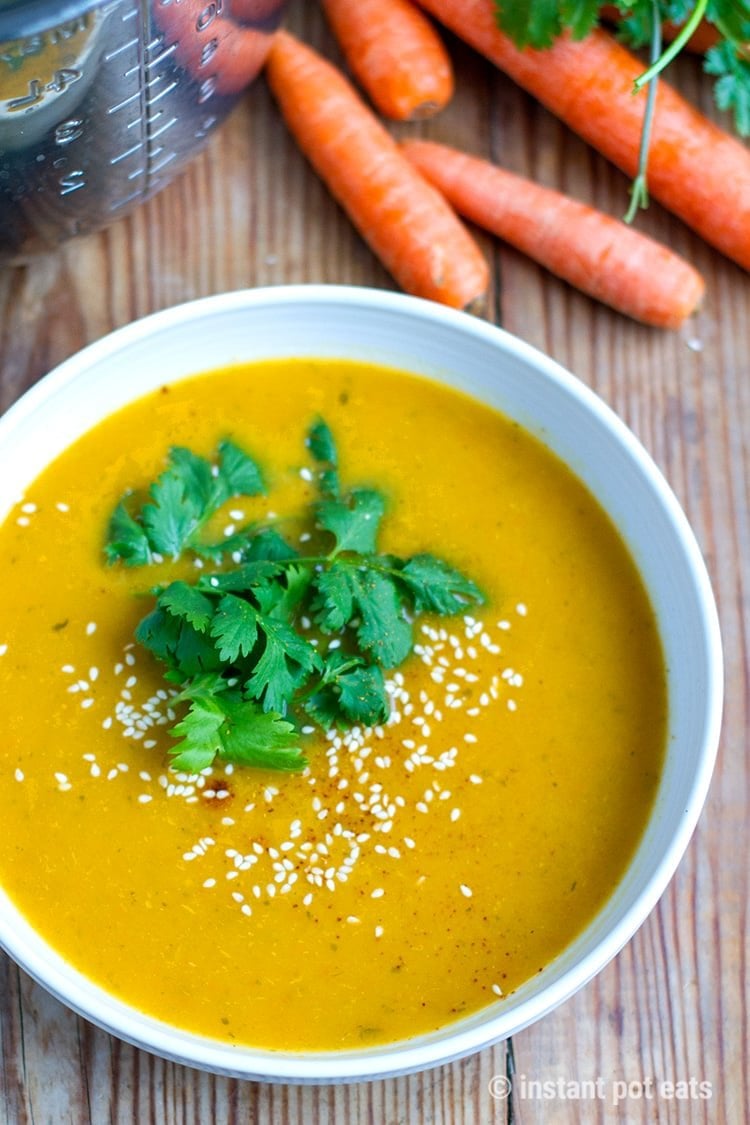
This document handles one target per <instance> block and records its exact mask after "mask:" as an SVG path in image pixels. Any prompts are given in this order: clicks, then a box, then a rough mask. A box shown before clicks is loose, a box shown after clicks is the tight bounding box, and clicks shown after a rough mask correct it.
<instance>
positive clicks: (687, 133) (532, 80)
mask: <svg viewBox="0 0 750 1125" xmlns="http://www.w3.org/2000/svg"><path fill="white" fill-rule="evenodd" d="M419 3H420V4H421V5H422V6H423V7H424V8H426V9H427V10H428V11H430V12H432V13H433V15H435V16H437V18H438V19H439V20H441V22H442V23H444V24H445V25H446V26H448V27H449V28H451V30H453V31H455V32H456V34H457V35H460V36H461V37H462V38H463V39H465V40H466V42H468V43H470V44H471V45H472V46H473V47H474V48H475V49H476V50H478V51H480V52H481V53H482V54H483V55H485V56H486V57H487V58H489V59H490V60H491V61H492V62H493V63H495V64H496V65H497V66H499V67H500V68H501V69H502V70H504V71H506V73H507V74H509V75H510V76H511V78H513V79H514V80H515V81H516V82H518V84H519V85H520V86H523V87H524V89H526V90H528V91H529V92H530V93H531V94H533V95H534V96H535V97H536V98H538V99H539V101H541V102H542V103H543V104H544V105H546V106H547V108H548V109H550V110H552V112H553V113H555V114H557V116H558V117H560V118H561V119H562V120H563V121H564V122H565V123H566V124H567V125H569V126H570V128H571V129H573V130H574V131H575V132H576V133H578V134H580V136H582V137H583V138H584V139H585V140H586V141H588V142H589V144H591V145H593V146H594V148H597V149H599V151H600V152H602V153H603V154H604V155H605V156H606V157H608V158H609V159H610V160H611V161H613V163H614V164H616V165H617V166H618V167H620V168H622V170H623V171H624V172H627V174H628V175H629V176H634V175H635V174H636V170H637V166H638V147H639V144H640V138H641V130H642V126H643V116H644V108H645V104H646V93H645V91H642V92H641V93H640V94H633V92H632V91H633V81H634V79H635V78H637V77H638V76H639V75H640V74H642V73H643V69H644V67H643V63H641V62H639V61H638V59H637V58H636V57H635V56H634V55H631V54H630V53H629V52H628V51H626V50H625V49H624V47H621V46H620V45H619V44H618V43H616V42H615V41H614V40H613V39H612V38H610V36H608V35H607V34H606V33H605V32H603V31H599V30H595V31H594V32H592V34H591V35H589V36H587V38H586V39H584V40H581V41H579V42H576V41H574V40H572V39H571V38H570V37H567V36H566V37H563V38H561V39H559V40H558V41H557V42H556V43H555V44H554V45H553V46H552V47H550V48H549V49H548V50H544V51H536V50H531V49H526V50H523V51H520V50H519V49H518V48H517V47H516V46H515V45H514V44H513V43H512V41H511V40H510V39H509V38H508V36H507V35H504V34H503V33H502V32H501V31H500V30H499V28H498V26H497V23H496V22H495V13H496V10H497V9H496V7H495V4H494V2H493V0H419ZM648 186H649V191H650V194H651V195H653V197H654V198H655V199H658V200H659V201H660V202H661V203H663V204H664V206H665V207H666V208H667V209H668V210H670V211H673V212H674V213H675V214H676V215H679V216H680V218H681V219H683V220H684V222H686V223H687V224H688V226H690V227H692V228H693V229H694V230H696V231H697V232H698V233H699V234H700V235H702V237H703V238H705V240H706V241H707V242H710V243H711V244H712V245H713V246H716V247H718V249H719V250H721V251H722V253H724V254H726V255H727V256H728V257H729V258H732V259H734V261H736V262H738V263H739V264H740V265H741V266H744V267H745V269H748V268H750V151H749V150H748V149H747V148H745V146H744V145H743V144H741V143H740V142H739V141H738V140H735V138H734V137H731V136H729V134H727V133H725V132H724V131H723V130H722V129H720V128H719V127H718V126H717V125H714V124H713V123H712V122H711V121H709V120H708V119H707V118H706V117H704V116H703V115H702V114H701V113H699V112H698V110H697V109H695V108H694V107H693V106H691V105H689V103H688V102H686V101H685V100H684V99H683V98H682V97H681V96H680V95H679V94H678V93H676V91H674V90H673V89H672V88H671V87H670V86H668V85H667V83H666V82H663V81H660V82H659V87H658V92H657V96H656V112H655V115H654V122H653V130H652V134H651V147H650V156H649V162H648Z"/></svg>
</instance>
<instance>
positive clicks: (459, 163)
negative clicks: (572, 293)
mask: <svg viewBox="0 0 750 1125" xmlns="http://www.w3.org/2000/svg"><path fill="white" fill-rule="evenodd" d="M401 147H402V150H403V151H404V152H405V153H406V155H407V157H408V158H409V160H411V161H412V163H413V164H414V166H415V167H416V168H418V169H419V171H420V172H421V173H422V174H423V175H424V176H426V178H427V179H428V180H429V181H430V182H431V183H432V184H434V185H435V187H436V188H437V189H438V191H440V192H442V194H443V195H444V196H445V197H446V199H447V200H448V202H449V203H451V204H452V205H453V207H455V209H456V210H457V211H458V213H459V214H460V215H463V216H465V218H467V219H470V220H471V221H472V222H474V223H476V224H477V226H481V227H484V228H485V229H486V230H488V231H491V232H492V234H495V235H497V236H498V237H499V238H502V239H504V240H505V241H506V242H509V243H510V244H511V245H512V246H515V247H517V249H519V250H521V251H523V253H524V254H527V255H528V256H529V257H530V258H533V259H534V260H535V261H537V262H540V263H541V264H542V265H543V266H546V268H547V269H548V270H551V271H552V273H555V274H557V276H558V277H561V278H563V279H564V280H565V281H568V282H570V284H571V285H575V286H576V288H578V289H581V290H583V292H584V293H588V294H589V295H590V296H591V297H595V298H596V299H597V300H598V301H603V302H604V303H605V304H607V305H611V306H612V308H614V309H617V310H618V312H621V313H625V315H626V316H632V317H633V318H634V319H635V320H640V321H643V323H644V324H653V325H656V326H657V327H658V328H678V327H679V325H680V324H682V322H683V321H684V320H685V318H686V317H688V316H690V314H691V313H692V312H694V310H695V308H696V306H697V304H698V303H699V301H700V300H701V298H702V296H703V292H704V290H705V285H704V282H703V278H702V277H701V275H700V274H699V273H698V272H697V270H695V269H693V267H692V266H691V265H690V264H689V262H686V261H685V259H684V258H680V257H679V256H678V255H677V254H674V253H673V252H672V251H671V250H668V249H667V248H666V246H662V245H661V243H659V242H655V241H654V240H653V239H651V238H647V237H646V236H645V235H643V234H639V233H638V231H635V230H633V228H632V227H629V226H626V224H625V223H621V222H620V221H619V220H618V219H613V218H612V217H611V216H610V215H605V214H603V213H602V212H601V211H596V210H594V208H593V207H588V206H587V205H586V204H585V203H578V202H577V201H576V200H574V199H570V198H568V196H565V195H561V193H560V192H557V191H552V190H551V189H550V188H545V187H540V186H539V184H535V183H532V181H531V180H525V179H523V178H522V177H521V176H515V175H513V173H511V172H506V171H504V169H502V168H498V167H497V165H495V164H490V163H489V161H487V160H481V159H479V158H478V157H474V156H469V155H467V154H466V153H464V152H459V151H458V150H457V149H455V148H449V147H448V145H442V144H436V143H435V142H434V141H419V140H412V141H405V142H403V144H402V146H401Z"/></svg>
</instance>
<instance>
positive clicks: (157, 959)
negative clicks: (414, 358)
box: [0, 361, 666, 1049]
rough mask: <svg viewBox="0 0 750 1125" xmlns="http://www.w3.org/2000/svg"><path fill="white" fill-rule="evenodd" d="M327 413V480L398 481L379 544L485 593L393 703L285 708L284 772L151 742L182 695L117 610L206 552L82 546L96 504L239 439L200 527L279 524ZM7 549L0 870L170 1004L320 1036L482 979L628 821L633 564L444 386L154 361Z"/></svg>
mask: <svg viewBox="0 0 750 1125" xmlns="http://www.w3.org/2000/svg"><path fill="white" fill-rule="evenodd" d="M396 404H397V405H396ZM318 416H324V417H325V418H326V419H327V421H328V422H329V424H330V425H331V428H332V430H333V431H334V432H335V433H336V435H337V439H338V440H339V444H340V451H341V463H342V468H343V469H344V470H345V472H346V476H347V479H348V480H350V481H357V482H365V483H366V484H368V485H370V486H373V487H377V488H378V489H380V490H381V491H382V492H383V493H384V494H385V495H386V496H387V498H388V506H387V510H386V515H385V517H384V520H383V525H382V527H383V547H382V549H383V550H384V551H386V552H391V553H393V554H400V555H402V556H404V557H406V556H407V555H410V554H415V553H417V552H421V551H435V552H436V553H438V554H439V555H440V556H441V557H442V558H445V559H448V560H450V561H451V563H453V564H454V565H455V566H457V567H458V568H460V569H461V571H462V572H464V573H466V574H470V575H471V576H472V578H474V580H475V581H476V582H477V583H478V584H479V585H480V587H481V588H482V590H483V591H484V592H485V594H486V596H487V601H486V604H485V605H483V606H481V607H476V608H472V609H471V610H467V612H465V613H462V614H460V615H456V616H452V617H449V618H437V617H430V616H420V617H419V618H418V620H417V621H416V622H415V623H414V627H413V638H414V644H413V650H412V654H411V656H410V657H409V658H408V659H407V660H406V662H405V663H404V664H403V665H400V666H399V667H398V668H396V669H393V670H390V671H389V672H388V673H387V676H386V691H387V697H388V703H389V714H388V717H387V718H386V719H384V721H382V722H380V723H377V724H373V725H371V726H367V725H365V724H363V723H360V724H359V725H357V724H356V723H355V724H353V725H351V727H350V729H338V728H333V729H322V730H321V729H320V728H319V727H318V726H317V725H316V724H315V723H314V722H306V721H305V720H304V718H303V720H302V721H301V722H300V727H301V731H300V746H301V748H302V750H303V752H304V755H305V758H306V760H307V765H306V766H305V768H304V769H302V770H299V771H298V772H292V773H281V772H277V771H273V770H267V769H264V770H258V769H251V768H247V767H242V766H236V767H235V766H233V765H232V764H231V763H229V762H221V761H219V760H217V761H215V762H213V763H212V765H210V766H208V767H206V768H204V769H201V770H199V771H197V772H195V773H193V772H190V771H187V770H181V769H180V770H178V769H174V768H170V766H169V760H170V756H169V750H170V749H173V748H174V744H175V739H174V737H173V736H172V735H171V734H170V730H171V728H172V727H173V726H174V725H175V722H176V721H177V720H178V719H179V717H180V715H181V714H183V713H184V705H182V704H181V703H180V702H179V700H177V698H176V693H177V688H176V687H175V686H174V685H173V684H170V683H168V682H166V681H165V680H164V679H163V678H162V671H163V669H162V668H161V667H160V666H158V665H157V663H156V662H155V661H154V659H153V658H152V656H151V654H150V653H148V652H146V651H145V650H144V649H143V648H142V647H141V646H139V645H138V644H136V643H135V641H134V640H133V637H134V630H135V627H136V625H137V623H138V621H139V620H140V619H141V617H142V616H143V613H144V602H143V591H144V590H145V589H148V588H149V587H151V586H153V585H155V584H157V583H158V582H162V581H171V580H172V579H173V578H174V577H175V576H177V577H181V578H183V579H186V580H190V581H194V580H195V577H196V576H197V574H198V573H200V572H202V571H206V570H207V571H208V572H209V573H210V572H211V569H212V566H211V564H210V562H208V561H205V565H202V566H199V567H197V566H196V564H197V563H203V562H204V560H201V559H190V558H186V559H185V560H184V561H183V562H180V563H178V564H176V566H175V565H174V564H171V563H170V562H169V560H165V561H164V562H163V563H162V564H157V566H156V567H150V568H148V570H149V574H148V577H147V579H144V571H143V569H139V568H135V569H133V570H129V569H126V568H122V567H105V566H103V564H102V544H103V537H104V529H105V527H106V523H107V519H108V516H109V513H110V512H111V510H112V506H113V504H114V503H115V501H116V500H117V499H118V497H119V496H121V495H122V494H123V492H124V491H125V489H127V488H129V487H132V486H136V487H145V485H146V484H147V482H148V481H150V480H153V479H154V477H155V476H156V475H157V474H158V473H159V472H160V471H161V470H162V468H163V464H164V456H165V453H166V442H167V440H168V441H170V442H172V443H175V444H184V445H189V446H190V447H191V448H192V449H196V450H198V451H200V452H205V453H206V455H208V453H209V451H210V450H211V449H213V448H215V446H216V443H217V440H218V439H221V438H223V437H224V436H225V435H228V436H229V437H231V438H232V439H233V440H236V441H237V442H239V443H241V444H242V445H243V446H244V447H245V448H248V449H251V450H252V451H253V453H254V455H255V456H256V458H257V459H258V461H259V462H260V463H261V464H262V465H263V467H264V472H265V473H266V475H267V479H268V480H269V482H270V485H271V487H269V494H268V495H267V496H257V497H250V498H248V497H243V498H242V500H241V502H238V500H237V499H235V500H233V501H231V502H230V503H229V504H228V505H227V507H226V509H225V510H224V511H223V512H222V513H221V514H220V517H219V522H218V524H217V528H218V532H219V535H224V536H225V538H226V539H227V541H228V542H229V547H230V548H231V547H232V544H233V543H234V539H233V538H232V537H233V536H236V534H237V532H238V530H239V529H240V528H241V527H242V526H243V525H244V524H245V523H246V522H247V521H253V520H264V521H267V520H269V519H271V520H278V526H279V528H280V529H282V528H283V531H284V534H285V535H287V536H288V537H290V538H291V539H293V540H294V543H295V545H296V546H297V547H298V549H299V547H300V545H301V544H306V543H308V541H309V540H310V533H309V529H306V528H298V527H296V526H295V523H294V520H293V519H292V518H290V517H292V516H293V514H294V513H296V512H298V511H299V510H300V509H301V508H302V507H303V506H304V505H305V504H309V502H310V496H311V494H312V490H313V489H314V488H315V487H316V477H317V469H316V467H315V465H314V464H313V462H312V461H311V460H310V458H309V456H307V455H306V453H305V450H304V446H303V444H302V440H301V439H302V435H304V433H305V432H306V430H307V427H308V426H309V424H310V421H311V419H313V418H315V417H318ZM164 435H169V438H168V439H165V436H164ZM271 435H272V439H271ZM117 451H121V452H119V453H118V452H117ZM72 513H75V518H73V514H72ZM0 559H1V560H2V561H0V566H1V567H2V571H3V573H2V578H3V581H2V583H0V619H1V620H2V621H3V643H2V646H0V652H2V655H3V672H4V675H3V677H2V680H0V702H1V704H2V706H3V708H4V710H5V714H6V715H8V716H10V723H9V727H8V730H9V734H8V735H7V736H6V738H5V740H4V744H3V748H2V750H1V751H0V817H1V818H2V823H3V825H4V826H5V838H6V840H13V847H12V848H11V847H7V846H6V847H4V848H3V849H2V850H0V881H1V882H2V884H3V886H4V887H5V888H6V890H7V891H8V893H9V894H10V895H11V897H12V898H13V899H14V900H15V901H16V902H17V903H18V905H19V907H20V908H21V910H22V911H23V912H24V913H25V914H26V915H27V917H28V918H29V920H30V921H31V922H32V924H34V925H35V926H36V927H37V928H38V929H39V931H40V932H41V933H43V934H44V935H45V936H46V937H47V938H48V940H49V941H50V943H51V944H53V945H54V946H55V947H56V948H58V949H59V950H60V951H61V952H62V953H63V954H64V955H65V956H66V957H68V958H69V959H70V960H71V961H72V962H73V963H74V964H75V965H76V966H77V967H79V968H80V969H81V970H82V971H83V972H84V973H86V974H88V975H89V976H90V977H92V978H93V979H94V980H96V981H98V982H100V983H101V984H102V985H103V986H104V987H105V988H107V989H110V990H111V991H113V992H115V993H116V994H118V995H120V996H122V997H124V998H125V999H127V1000H128V1001H129V1002H130V1003H132V1004H134V1005H135V1006H136V1007H140V1008H142V1009H144V1010H146V1011H148V1012H150V1013H152V1014H154V1015H156V1016H158V1017H159V1018H162V1019H166V1020H168V1021H171V1022H175V1023H177V1024H178V1025H180V1026H183V1027H186V1028H190V1029H193V1030H197V1031H200V1032H203V1033H205V1034H207V1035H210V1036H214V1037H216V1038H220V1039H223V1040H229V1041H231V1042H244V1043H252V1044H254V1045H258V1046H265V1047H269V1048H280V1049H285V1048H286V1049H294V1048H316V1049H336V1048H341V1047H351V1046H355V1045H358V1044H361V1043H362V1042H381V1041H387V1040H390V1039H394V1038H402V1037H404V1036H410V1035H414V1034H417V1033H419V1032H422V1031H427V1030H431V1029H433V1028H435V1027H438V1026H441V1025H443V1024H445V1023H446V1022H449V1021H452V1020H455V1019H458V1018H460V1017H462V1016H464V1015H467V1014H470V1013H471V1012H473V1011H475V1010H476V1009H478V1008H480V1007H482V1006H484V1005H488V1004H502V1003H503V1002H504V998H505V997H507V996H508V995H509V994H510V993H512V992H513V990H514V989H515V988H517V987H518V986H519V985H520V984H521V983H523V981H524V980H526V979H528V978H529V977H531V976H533V975H534V974H536V973H537V972H538V971H539V969H540V968H543V967H544V966H545V965H547V964H548V963H549V961H550V960H551V959H552V958H553V957H554V956H555V955H556V954H557V953H558V952H560V951H561V949H563V948H564V947H565V945H566V944H567V943H568V942H569V941H570V940H572V939H573V938H574V937H575V936H576V934H577V933H578V932H579V931H580V930H581V929H582V927H583V926H585V924H586V923H587V921H588V920H589V919H590V918H591V916H592V914H593V913H594V911H595V910H596V909H597V908H598V906H599V905H600V904H601V903H602V902H603V901H604V900H605V899H606V898H607V896H608V895H609V894H610V893H611V891H612V889H613V887H614V886H615V885H616V882H617V880H618V878H619V876H620V874H621V873H622V871H623V869H624V866H625V864H626V863H627V861H628V859H629V857H630V855H631V854H632V851H633V849H634V847H635V846H636V844H637V842H638V839H639V836H640V834H641V832H642V830H643V827H644V824H645V820H646V817H647V815H648V811H649V808H650V805H651V802H652V799H653V795H654V792H655V789H656V786H657V784H658V779H659V772H660V768H661V762H662V757H663V752H664V729H665V711H666V701H665V688H664V670H663V663H662V656H661V650H660V646H659V642H658V637H657V634H656V629H655V624H654V621H653V616H652V613H651V610H650V607H649V606H648V603H647V600H646V597H645V595H644V592H643V589H642V587H641V584H640V582H639V580H638V577H637V575H636V572H635V570H634V568H633V566H632V563H631V562H630V560H629V558H628V556H627V554H626V552H625V550H624V548H623V546H622V544H621V543H620V541H619V539H618V538H617V536H616V534H615V532H614V530H613V529H612V527H611V526H610V524H609V523H608V521H607V520H606V518H605V517H604V515H603V514H602V512H601V511H600V510H599V509H598V507H597V506H596V504H595V503H594V502H593V501H592V500H591V498H590V497H589V496H588V495H587V493H586V492H585V491H584V489H583V488H582V487H581V486H580V485H579V484H578V482H577V481H576V480H575V479H574V478H573V477H572V476H571V475H570V474H569V473H568V472H567V471H566V470H565V469H563V468H562V466H560V464H559V463H558V462H557V461H556V460H555V459H554V458H553V457H552V456H551V455H550V454H549V453H548V452H547V451H546V450H545V449H544V448H543V447H542V446H541V445H540V444H539V443H538V442H537V441H536V440H534V439H532V438H530V437H529V436H528V435H526V434H524V433H523V432H522V431H521V430H519V428H518V427H517V426H515V425H512V424H510V423H508V422H507V421H505V420H504V419H502V418H501V417H499V416H498V415H496V414H494V413H493V412H491V411H490V410H488V409H486V408H484V407H483V406H481V405H480V404H477V403H475V402H472V401H471V400H469V399H467V398H465V397H463V396H461V395H459V394H457V393H454V392H452V391H449V390H446V389H445V388H442V387H440V386H438V385H436V384H432V383H430V382H427V381H425V380H421V379H416V378H413V377H410V376H407V375H404V374H402V373H398V372H392V371H388V370H384V369H378V368H370V367H367V366H364V365H354V364H346V363H343V362H339V361H337V362H333V363H329V362H326V363H322V362H313V361H292V362H289V363H286V364H284V363H280V362H279V363H275V362H274V363H268V364H265V365H263V366H262V367H258V368H250V369H246V370H244V371H228V372H221V373H215V374H212V375H210V376H206V377H201V378H199V379H196V380H192V381H189V382H187V383H184V384H178V385H174V386H172V387H170V393H169V394H168V395H162V394H156V395H152V396H149V397H148V398H147V399H146V400H144V401H143V402H140V403H136V404H134V405H132V406H130V407H128V408H127V409H126V410H124V411H123V412H121V413H120V414H118V415H116V416H114V417H113V418H111V419H109V420H107V421H106V422H104V423H102V424H101V425H100V426H99V427H98V428H97V429H95V430H94V431H93V432H92V433H91V434H89V435H87V436H85V437H84V438H83V439H81V440H80V442H79V443H78V444H77V445H76V446H75V447H74V448H73V449H72V450H70V451H69V452H68V453H67V454H65V455H64V456H63V457H62V458H61V459H60V460H59V461H58V462H57V463H56V464H55V466H53V467H52V468H51V469H50V470H48V471H47V472H46V473H45V474H44V475H43V476H42V477H41V478H40V480H39V481H38V482H36V483H35V484H33V485H31V486H30V487H28V488H27V489H26V490H25V494H24V496H23V497H21V499H20V501H19V503H18V505H17V506H16V507H15V508H14V509H13V510H12V512H11V513H10V514H9V517H8V519H7V521H6V523H5V524H4V526H3V527H2V528H1V529H0ZM235 561H237V560H235ZM299 627H300V628H301V629H302V631H303V632H304V631H308V632H309V635H310V637H311V638H313V639H314V640H315V641H316V642H317V644H318V645H323V646H325V647H326V648H327V650H328V651H330V652H334V653H335V652H337V651H338V650H339V648H340V647H341V646H340V644H339V642H340V639H341V638H339V637H336V636H329V637H320V636H317V635H316V633H315V627H314V623H313V622H312V621H311V620H310V619H307V620H301V621H300V622H299ZM30 669H33V674H29V670H30ZM71 855H75V857H76V862H75V863H71V862H70V858H69V857H70V856H71ZM81 872H85V878H83V877H82V875H81ZM282 1010H283V1011H284V1013H285V1018H284V1021H283V1026H282V1025H281V1021H279V1020H278V1013H279V1011H282Z"/></svg>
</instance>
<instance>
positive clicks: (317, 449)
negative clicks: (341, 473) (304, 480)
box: [307, 418, 339, 469]
mask: <svg viewBox="0 0 750 1125" xmlns="http://www.w3.org/2000/svg"><path fill="white" fill-rule="evenodd" d="M307 447H308V449H309V450H310V452H311V453H312V455H313V457H314V458H315V460H316V461H321V462H323V463H324V464H328V465H331V466H332V468H334V469H335V468H338V463H339V455H338V450H337V449H336V442H335V441H334V438H333V434H332V433H331V430H330V427H329V426H328V423H327V422H325V421H324V420H323V419H322V418H319V419H318V420H317V422H315V423H314V424H313V425H312V426H311V427H310V431H309V433H308V435H307Z"/></svg>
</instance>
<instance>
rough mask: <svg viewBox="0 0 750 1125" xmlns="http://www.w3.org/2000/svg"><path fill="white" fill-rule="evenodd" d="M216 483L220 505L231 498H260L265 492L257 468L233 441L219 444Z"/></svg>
mask: <svg viewBox="0 0 750 1125" xmlns="http://www.w3.org/2000/svg"><path fill="white" fill-rule="evenodd" d="M218 481H219V485H220V489H219V494H220V496H221V500H220V503H222V504H223V503H224V502H225V501H226V500H229V499H231V498H232V497H233V496H260V495H261V493H263V492H265V491H266V487H265V484H264V482H263V476H262V474H261V471H260V469H259V467H258V466H257V464H256V463H255V461H253V459H252V457H250V456H249V454H247V453H245V451H244V450H243V449H240V447H239V446H238V445H235V444H234V442H233V441H222V442H221V443H220V444H219V473H218ZM217 506H218V505H217Z"/></svg>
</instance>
